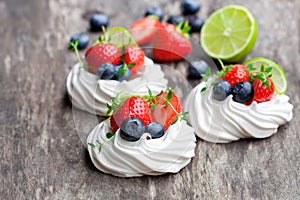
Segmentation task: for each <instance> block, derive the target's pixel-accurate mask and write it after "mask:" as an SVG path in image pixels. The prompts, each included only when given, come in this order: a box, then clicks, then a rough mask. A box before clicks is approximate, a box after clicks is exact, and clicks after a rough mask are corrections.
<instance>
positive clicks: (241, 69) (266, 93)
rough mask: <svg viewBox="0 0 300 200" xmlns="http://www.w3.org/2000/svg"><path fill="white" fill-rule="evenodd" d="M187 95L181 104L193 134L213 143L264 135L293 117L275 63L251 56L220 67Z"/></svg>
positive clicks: (271, 132)
mask: <svg viewBox="0 0 300 200" xmlns="http://www.w3.org/2000/svg"><path fill="white" fill-rule="evenodd" d="M208 75H209V73H207V74H206V77H204V79H206V80H205V81H203V82H202V83H200V84H199V85H198V86H196V87H195V88H194V89H193V90H192V91H191V92H190V94H189V95H188V97H187V99H186V101H185V105H184V108H185V110H189V115H188V121H189V122H190V124H191V125H192V126H193V127H194V128H195V130H196V135H197V136H199V137H200V138H202V139H204V140H206V141H209V142H214V143H228V142H231V141H236V140H239V139H241V138H266V137H269V136H271V135H272V134H274V133H276V132H277V129H278V127H279V126H280V125H283V124H285V123H287V122H288V121H290V120H291V119H292V117H293V113H292V110H293V105H292V104H290V103H289V97H288V96H287V95H285V94H284V92H285V90H286V88H287V83H286V78H285V75H284V72H283V70H282V68H281V67H280V66H278V65H277V64H276V63H274V62H272V61H270V60H268V59H265V58H255V59H251V60H249V61H246V62H245V63H244V65H231V66H227V67H224V66H223V70H222V71H220V72H219V73H218V75H216V76H213V77H211V76H210V77H208Z"/></svg>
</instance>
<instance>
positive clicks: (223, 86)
mask: <svg viewBox="0 0 300 200" xmlns="http://www.w3.org/2000/svg"><path fill="white" fill-rule="evenodd" d="M231 92H232V89H231V85H230V83H229V82H228V81H224V80H221V81H219V82H217V83H216V84H215V85H214V87H213V93H212V97H213V98H214V99H215V100H217V101H223V100H225V99H226V98H227V97H228V96H229V95H230V94H231Z"/></svg>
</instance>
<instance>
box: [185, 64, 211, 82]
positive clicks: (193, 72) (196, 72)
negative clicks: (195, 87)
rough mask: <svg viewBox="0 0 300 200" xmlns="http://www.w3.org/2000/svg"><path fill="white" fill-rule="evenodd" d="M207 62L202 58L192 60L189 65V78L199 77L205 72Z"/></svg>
mask: <svg viewBox="0 0 300 200" xmlns="http://www.w3.org/2000/svg"><path fill="white" fill-rule="evenodd" d="M207 68H208V64H207V63H206V62H205V61H204V60H199V61H193V62H191V63H190V65H189V69H188V70H189V78H192V79H200V78H201V74H205V72H206V70H207Z"/></svg>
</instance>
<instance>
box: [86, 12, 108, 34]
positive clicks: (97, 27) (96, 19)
mask: <svg viewBox="0 0 300 200" xmlns="http://www.w3.org/2000/svg"><path fill="white" fill-rule="evenodd" d="M108 24H109V19H108V16H107V15H105V14H103V13H96V14H93V15H92V17H91V18H90V25H91V30H92V31H102V26H103V27H104V28H107V26H108Z"/></svg>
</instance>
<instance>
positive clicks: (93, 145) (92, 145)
mask: <svg viewBox="0 0 300 200" xmlns="http://www.w3.org/2000/svg"><path fill="white" fill-rule="evenodd" d="M88 145H90V146H91V147H92V148H93V149H94V148H95V147H96V145H95V144H93V143H88Z"/></svg>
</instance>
